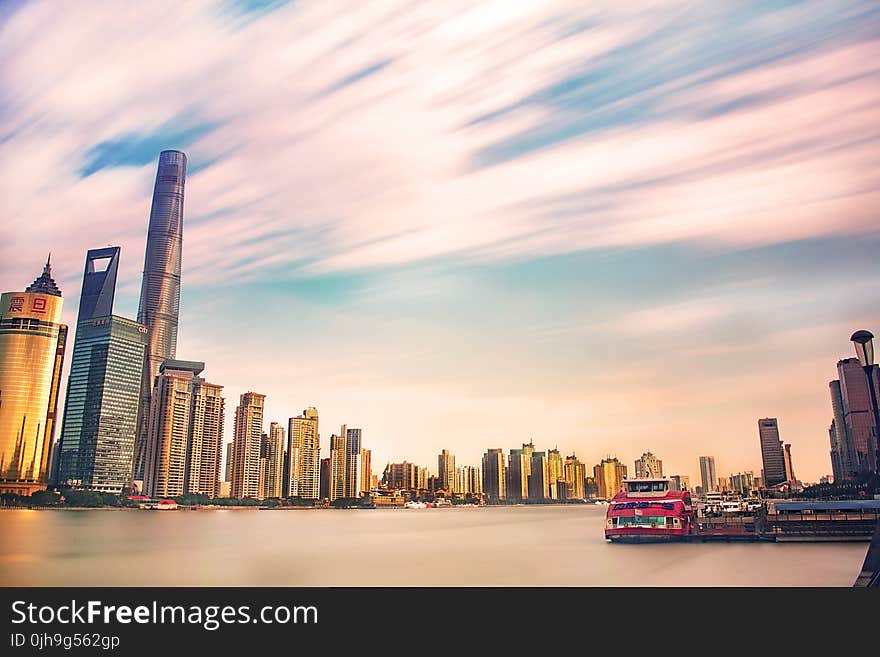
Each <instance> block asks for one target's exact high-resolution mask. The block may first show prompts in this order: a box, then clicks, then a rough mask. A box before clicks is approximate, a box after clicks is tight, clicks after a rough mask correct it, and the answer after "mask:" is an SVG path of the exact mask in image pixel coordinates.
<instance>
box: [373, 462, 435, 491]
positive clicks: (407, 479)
mask: <svg viewBox="0 0 880 657" xmlns="http://www.w3.org/2000/svg"><path fill="white" fill-rule="evenodd" d="M419 470H420V468H419V466H417V465H416V464H415V463H409V462H407V461H404V462H403V463H389V464H388V465H387V466H385V473H384V475H383V476H382V479H383V481H384V483H385V488H390V489H395V490H418V489H419V488H420V486H419ZM422 488H427V482H425V485H424V486H423V487H422Z"/></svg>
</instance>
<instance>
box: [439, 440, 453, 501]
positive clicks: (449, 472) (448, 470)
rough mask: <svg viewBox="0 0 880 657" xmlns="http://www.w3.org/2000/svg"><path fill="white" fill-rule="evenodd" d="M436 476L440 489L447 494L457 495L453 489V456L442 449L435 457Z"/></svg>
mask: <svg viewBox="0 0 880 657" xmlns="http://www.w3.org/2000/svg"><path fill="white" fill-rule="evenodd" d="M437 476H438V477H439V478H440V488H442V489H443V490H445V491H446V492H447V493H457V492H458V491H457V490H456V489H455V454H452V453H450V452H449V450H446V449H444V450H443V451H441V452H440V454H439V455H438V456H437Z"/></svg>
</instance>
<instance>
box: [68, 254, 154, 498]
mask: <svg viewBox="0 0 880 657" xmlns="http://www.w3.org/2000/svg"><path fill="white" fill-rule="evenodd" d="M118 266H119V247H118V246H113V247H107V248H103V249H92V250H90V251H89V252H88V253H87V254H86V266H85V271H84V272H83V286H82V295H81V296H80V303H79V316H78V317H77V322H76V338H75V340H74V344H73V360H72V363H71V366H70V376H69V377H68V380H67V396H66V397H65V404H64V422H63V424H62V427H61V439H60V441H59V444H58V451H59V456H58V470H57V472H56V473H55V477H54V478H55V483H57V484H58V485H60V486H72V487H82V488H86V489H89V490H96V491H100V492H107V493H119V492H121V491H122V489H123V487H124V486H126V485H127V484H128V483H129V481H130V480H131V468H132V459H133V458H134V446H135V437H136V429H137V417H138V403H139V401H140V385H141V376H142V372H143V366H144V353H145V351H146V344H147V328H146V327H145V326H143V325H142V324H138V323H137V322H135V321H133V320H130V319H126V318H124V317H117V316H115V315H113V297H114V295H115V293H116V273H117V270H118Z"/></svg>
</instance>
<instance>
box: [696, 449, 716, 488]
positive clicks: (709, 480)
mask: <svg viewBox="0 0 880 657" xmlns="http://www.w3.org/2000/svg"><path fill="white" fill-rule="evenodd" d="M700 480H701V482H702V484H703V494H704V495H705V494H706V493H711V492H712V491H714V490H716V489H717V488H718V479H717V478H716V476H715V457H714V456H701V457H700Z"/></svg>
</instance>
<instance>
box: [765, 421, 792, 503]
mask: <svg viewBox="0 0 880 657" xmlns="http://www.w3.org/2000/svg"><path fill="white" fill-rule="evenodd" d="M758 436H759V438H760V440H761V462H762V463H763V464H764V485H765V486H767V488H771V487H773V486H776V485H777V484H781V483H782V482H784V481H785V480H786V476H785V456H784V454H783V450H782V441H781V440H780V439H779V422H778V421H777V420H776V418H775V417H765V418H761V419H760V420H758Z"/></svg>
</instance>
